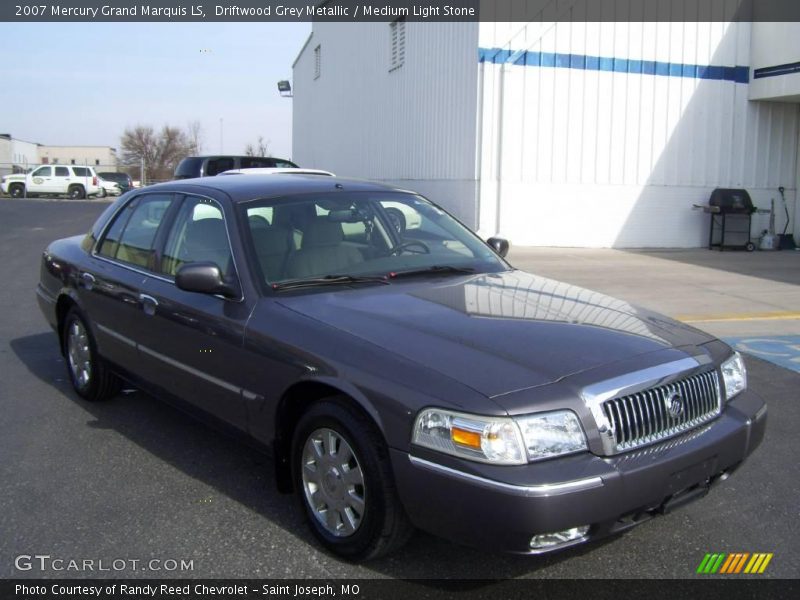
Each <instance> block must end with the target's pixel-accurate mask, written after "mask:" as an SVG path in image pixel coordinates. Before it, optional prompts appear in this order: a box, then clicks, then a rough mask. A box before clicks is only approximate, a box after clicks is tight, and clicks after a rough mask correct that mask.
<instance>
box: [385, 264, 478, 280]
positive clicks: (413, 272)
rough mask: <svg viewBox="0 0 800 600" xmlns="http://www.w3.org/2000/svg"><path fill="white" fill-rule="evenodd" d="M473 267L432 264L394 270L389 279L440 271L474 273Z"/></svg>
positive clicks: (439, 272)
mask: <svg viewBox="0 0 800 600" xmlns="http://www.w3.org/2000/svg"><path fill="white" fill-rule="evenodd" d="M474 272H475V269H473V268H472V267H456V266H454V265H433V266H432V267H425V268H423V269H410V270H408V271H396V272H392V273H389V279H395V278H396V277H405V276H406V275H429V274H436V275H438V274H442V273H474Z"/></svg>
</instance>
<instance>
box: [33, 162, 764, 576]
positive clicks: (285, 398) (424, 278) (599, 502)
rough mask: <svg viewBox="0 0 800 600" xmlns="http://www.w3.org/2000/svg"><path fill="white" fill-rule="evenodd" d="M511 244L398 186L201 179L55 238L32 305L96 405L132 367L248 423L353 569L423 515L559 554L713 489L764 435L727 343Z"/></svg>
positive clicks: (302, 179)
mask: <svg viewBox="0 0 800 600" xmlns="http://www.w3.org/2000/svg"><path fill="white" fill-rule="evenodd" d="M398 204H401V205H402V206H403V211H404V212H406V213H408V214H412V213H413V214H414V215H415V216H414V221H415V223H417V226H415V227H414V228H405V229H403V228H398V227H396V226H395V222H394V221H393V220H392V219H391V218H390V215H389V214H388V213H387V207H397V205H398ZM507 250H508V244H507V242H505V241H504V240H501V239H492V240H490V241H489V243H486V242H483V241H482V240H480V239H478V238H477V237H476V236H475V235H474V234H473V233H471V232H470V231H469V230H468V229H467V228H465V227H464V226H463V225H461V224H460V223H459V222H458V221H456V220H455V219H454V218H453V217H451V216H450V215H448V214H447V213H446V212H445V211H444V210H442V209H440V208H439V207H437V206H436V205H434V204H432V203H431V202H429V201H427V200H426V199H424V198H423V197H421V196H419V195H417V194H414V193H412V192H407V191H403V190H397V189H394V188H390V187H386V186H384V185H379V184H374V183H368V182H363V181H355V180H347V179H340V178H336V177H329V176H317V175H304V174H278V175H263V176H261V175H257V176H249V177H215V178H204V179H189V180H183V181H179V182H172V183H166V184H161V185H156V186H152V187H148V188H145V189H141V190H135V191H132V192H129V193H127V194H125V195H123V196H122V197H120V199H118V200H117V201H116V202H115V203H114V204H113V205H111V206H110V207H109V208H108V210H106V211H105V212H104V213H103V215H102V216H101V217H100V218H99V219H98V221H97V222H96V223H95V225H94V227H93V228H92V230H91V232H90V233H89V234H87V235H85V236H78V237H74V238H68V239H63V240H58V241H55V242H53V243H52V244H50V246H49V247H48V248H47V250H46V251H45V253H44V256H43V262H42V269H41V282H40V284H39V286H38V290H37V296H38V300H39V304H40V306H41V308H42V310H43V312H44V314H45V316H46V317H47V319H48V321H49V322H50V324H51V325H52V326H53V327H54V328H55V330H56V331H57V332H58V335H59V340H60V343H61V350H62V352H63V354H64V356H65V358H66V363H67V367H68V371H69V375H70V378H71V381H72V384H73V386H74V388H75V390H76V392H77V393H78V394H79V395H80V396H82V397H83V398H85V399H87V400H101V399H104V398H108V397H111V396H113V395H114V394H115V393H116V392H117V390H118V389H119V383H120V381H121V380H122V379H124V380H128V381H131V382H133V383H134V384H135V385H137V386H138V387H140V388H141V389H143V390H146V391H148V392H150V393H153V394H155V395H157V396H160V397H162V398H165V399H168V400H170V401H173V402H178V403H180V404H182V405H184V406H188V407H192V408H195V409H199V410H201V411H203V412H204V413H206V414H209V415H211V416H212V417H214V418H215V419H217V420H219V421H222V422H225V423H227V424H229V425H231V426H233V427H234V428H236V429H238V430H240V431H242V432H244V433H245V434H246V435H247V436H249V437H251V438H252V439H253V440H255V441H256V442H258V443H260V444H262V445H264V446H265V447H267V448H269V449H270V450H271V451H272V453H273V454H274V456H275V464H276V466H277V468H276V473H277V479H278V481H277V485H278V487H279V489H281V490H282V491H292V490H293V491H295V492H296V493H297V496H298V498H299V501H300V503H301V505H302V507H303V511H304V512H305V515H306V517H307V521H308V523H309V526H310V528H311V530H312V531H313V533H314V534H315V536H316V537H317V539H318V540H319V541H320V542H321V543H322V544H323V545H324V546H325V547H326V548H328V549H329V550H331V551H332V552H334V553H336V554H338V555H340V556H343V557H346V558H348V559H351V560H363V559H368V558H372V557H375V556H378V555H380V554H384V553H386V552H388V551H390V550H392V549H394V548H397V547H398V546H399V545H400V544H402V543H403V542H404V541H405V540H406V539H407V538H408V536H409V534H410V532H411V531H413V529H414V527H418V528H421V529H424V530H426V531H429V532H432V533H435V534H438V535H441V536H444V537H446V538H449V539H451V540H455V541H459V542H464V543H468V544H472V545H477V546H480V547H481V548H485V549H493V550H502V551H510V552H518V553H530V554H537V553H542V552H547V551H551V550H556V549H561V548H564V547H567V546H571V545H574V544H578V543H581V542H585V541H587V540H592V539H596V538H600V537H602V536H605V535H608V534H610V533H615V532H619V531H622V530H624V529H626V528H628V527H630V526H632V525H635V524H637V523H640V522H642V521H644V520H646V519H648V518H649V517H651V516H653V515H656V514H658V513H665V512H669V511H670V510H671V509H673V508H676V507H678V506H680V505H683V504H685V503H687V502H689V501H691V500H694V499H696V498H699V497H701V496H703V495H704V494H705V493H706V492H707V491H708V490H709V488H711V487H712V486H713V485H714V484H716V483H717V482H720V481H722V480H724V479H726V478H727V476H728V475H729V474H730V473H731V472H732V471H734V470H735V469H736V468H737V467H738V466H739V465H740V464H741V463H742V461H743V460H744V459H745V457H747V456H748V455H749V454H750V453H751V452H752V451H753V450H754V449H755V448H756V447H757V446H758V444H759V443H760V442H761V440H762V438H763V436H764V429H765V424H766V406H765V405H764V403H763V401H762V400H761V399H760V398H759V397H758V396H757V395H756V394H755V393H753V392H752V391H750V390H748V389H747V377H746V372H745V365H744V362H743V360H742V358H741V357H740V356H739V355H738V354H737V353H735V352H733V351H732V350H731V348H730V347H728V346H727V345H726V344H724V343H723V342H721V341H719V340H717V339H714V338H713V337H711V336H709V335H707V334H705V333H703V332H701V331H698V330H696V329H693V328H691V327H689V326H687V325H684V324H682V323H679V322H676V321H673V320H671V319H669V318H666V317H664V316H661V315H658V314H655V313H652V312H649V311H647V310H644V309H641V308H638V307H634V306H631V305H629V304H627V303H626V302H623V301H621V300H616V299H613V298H609V297H607V296H604V295H601V294H598V293H594V292H591V291H588V290H584V289H579V288H576V287H574V286H571V285H567V284H564V283H560V282H557V281H553V280H549V279H545V278H542V277H537V276H535V275H532V274H528V273H525V272H522V271H519V270H515V269H514V268H512V267H511V266H510V265H509V264H508V263H507V262H506V261H505V260H504V259H503V256H504V255H505V253H506V251H507Z"/></svg>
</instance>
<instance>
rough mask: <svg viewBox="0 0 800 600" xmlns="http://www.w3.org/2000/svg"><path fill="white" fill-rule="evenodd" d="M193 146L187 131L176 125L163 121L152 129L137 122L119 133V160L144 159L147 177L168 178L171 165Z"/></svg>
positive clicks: (131, 162) (137, 161) (134, 162)
mask: <svg viewBox="0 0 800 600" xmlns="http://www.w3.org/2000/svg"><path fill="white" fill-rule="evenodd" d="M198 133H199V132H198ZM195 147H196V146H195V145H194V144H193V142H192V140H191V138H190V135H189V134H188V133H187V132H185V131H183V130H181V129H179V128H178V127H171V126H169V125H164V126H163V127H162V128H161V131H159V132H158V133H156V131H155V130H154V129H153V127H152V126H150V125H137V126H136V127H133V128H128V129H126V130H125V131H124V132H123V134H122V138H121V140H120V148H121V149H122V160H121V162H122V164H123V165H125V166H132V167H135V166H139V165H141V163H142V161H144V167H145V170H146V172H147V178H148V179H149V180H151V181H152V180H165V179H171V178H172V173H173V171H174V170H175V166H176V165H177V164H178V162H179V161H180V160H181V159H182V158H185V157H187V156H190V155H191V154H193V150H194V148H195Z"/></svg>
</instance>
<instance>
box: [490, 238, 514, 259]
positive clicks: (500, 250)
mask: <svg viewBox="0 0 800 600" xmlns="http://www.w3.org/2000/svg"><path fill="white" fill-rule="evenodd" d="M486 243H487V244H489V245H490V246H491V247H492V250H494V251H495V252H497V254H499V255H500V256H501V257H503V258H505V257H506V254H508V249H509V248H510V247H511V244H509V243H508V240H507V239H505V238H500V237H490V238H489V239H488V240H486Z"/></svg>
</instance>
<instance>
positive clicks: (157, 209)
mask: <svg viewBox="0 0 800 600" xmlns="http://www.w3.org/2000/svg"><path fill="white" fill-rule="evenodd" d="M171 202H172V196H171V195H165V194H148V195H145V196H139V197H138V198H136V199H134V200H133V201H132V202H131V203H129V204H128V205H127V206H126V207H125V208H124V209H123V210H121V211H120V212H119V214H118V215H117V216H116V218H115V219H114V222H113V223H112V224H111V227H109V229H108V231H107V232H106V235H105V237H104V238H103V242H102V243H101V244H100V248H99V250H98V254H100V255H101V256H106V257H108V258H114V259H116V260H119V261H122V262H126V263H129V264H132V265H136V266H138V267H143V268H145V269H153V268H154V262H155V249H154V247H153V242H154V241H155V238H156V233H157V232H158V228H159V226H160V225H161V222H162V221H163V219H164V215H165V214H166V212H167V208H169V205H170V203H171Z"/></svg>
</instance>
